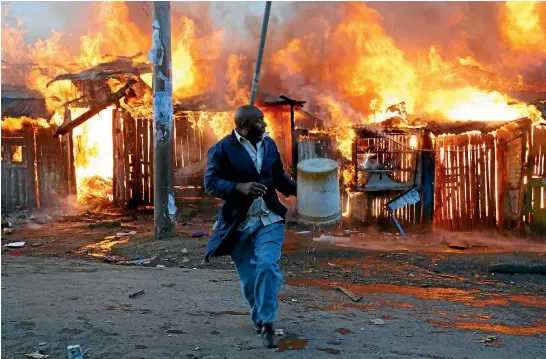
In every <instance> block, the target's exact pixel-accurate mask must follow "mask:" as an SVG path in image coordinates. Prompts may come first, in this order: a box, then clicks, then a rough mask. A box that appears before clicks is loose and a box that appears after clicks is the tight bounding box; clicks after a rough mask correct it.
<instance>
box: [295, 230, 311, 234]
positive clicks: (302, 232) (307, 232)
mask: <svg viewBox="0 0 546 359" xmlns="http://www.w3.org/2000/svg"><path fill="white" fill-rule="evenodd" d="M309 233H311V231H299V232H296V234H309Z"/></svg>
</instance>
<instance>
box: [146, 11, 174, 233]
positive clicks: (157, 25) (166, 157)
mask: <svg viewBox="0 0 546 359" xmlns="http://www.w3.org/2000/svg"><path fill="white" fill-rule="evenodd" d="M152 19H153V34H152V42H153V43H152V50H151V51H150V53H149V54H148V59H149V60H150V61H151V62H152V64H153V94H154V158H155V161H154V234H155V239H166V238H170V237H172V236H173V234H174V229H175V228H174V227H175V215H176V206H175V203H174V188H173V161H172V157H173V154H172V141H173V138H172V131H173V101H172V71H171V4H170V2H168V1H154V3H153V11H152Z"/></svg>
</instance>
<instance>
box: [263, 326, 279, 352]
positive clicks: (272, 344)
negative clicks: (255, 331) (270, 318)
mask: <svg viewBox="0 0 546 359" xmlns="http://www.w3.org/2000/svg"><path fill="white" fill-rule="evenodd" d="M262 343H263V345H264V347H266V348H278V347H279V337H278V336H277V334H275V330H274V329H273V324H271V323H265V324H264V325H263V326H262Z"/></svg>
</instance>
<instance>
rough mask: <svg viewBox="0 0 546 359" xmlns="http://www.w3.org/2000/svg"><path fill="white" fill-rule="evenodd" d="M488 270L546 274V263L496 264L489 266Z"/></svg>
mask: <svg viewBox="0 0 546 359" xmlns="http://www.w3.org/2000/svg"><path fill="white" fill-rule="evenodd" d="M487 272H488V273H511V274H518V273H529V274H546V264H495V265H491V266H489V267H487Z"/></svg>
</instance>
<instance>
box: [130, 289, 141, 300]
mask: <svg viewBox="0 0 546 359" xmlns="http://www.w3.org/2000/svg"><path fill="white" fill-rule="evenodd" d="M142 294H144V289H143V290H139V291H138V292H135V293H133V294H129V298H131V299H132V298H136V297H138V296H139V295H142Z"/></svg>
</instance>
